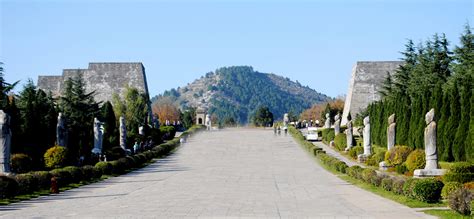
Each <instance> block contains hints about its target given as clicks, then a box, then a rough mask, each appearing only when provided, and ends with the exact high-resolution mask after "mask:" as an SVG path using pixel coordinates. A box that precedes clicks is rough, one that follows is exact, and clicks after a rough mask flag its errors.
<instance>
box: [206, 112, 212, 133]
mask: <svg viewBox="0 0 474 219" xmlns="http://www.w3.org/2000/svg"><path fill="white" fill-rule="evenodd" d="M211 125H212V124H211V118H210V117H209V114H206V128H207V130H211Z"/></svg>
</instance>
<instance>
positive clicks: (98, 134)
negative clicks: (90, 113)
mask: <svg viewBox="0 0 474 219" xmlns="http://www.w3.org/2000/svg"><path fill="white" fill-rule="evenodd" d="M103 133H104V126H103V125H102V122H100V121H99V120H98V119H97V118H94V148H93V149H92V153H93V154H97V155H99V154H102V142H103Z"/></svg>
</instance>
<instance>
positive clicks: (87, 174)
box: [81, 165, 94, 181]
mask: <svg viewBox="0 0 474 219" xmlns="http://www.w3.org/2000/svg"><path fill="white" fill-rule="evenodd" d="M81 170H82V178H83V179H84V180H86V181H89V180H91V179H92V178H93V177H94V167H93V166H91V165H86V166H83V167H81Z"/></svg>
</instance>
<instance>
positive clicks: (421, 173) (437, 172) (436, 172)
mask: <svg viewBox="0 0 474 219" xmlns="http://www.w3.org/2000/svg"><path fill="white" fill-rule="evenodd" d="M445 173H446V170H445V169H429V170H425V169H418V170H415V171H414V172H413V176H415V177H417V178H421V177H436V176H442V175H444V174H445Z"/></svg>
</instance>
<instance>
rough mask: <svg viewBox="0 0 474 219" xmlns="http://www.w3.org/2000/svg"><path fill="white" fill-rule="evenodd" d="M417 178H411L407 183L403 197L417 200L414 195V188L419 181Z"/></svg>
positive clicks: (404, 186)
mask: <svg viewBox="0 0 474 219" xmlns="http://www.w3.org/2000/svg"><path fill="white" fill-rule="evenodd" d="M418 180H419V179H417V178H409V179H408V180H406V181H405V184H404V185H403V195H405V196H406V197H409V198H415V197H414V195H413V187H414V186H415V182H416V181H418Z"/></svg>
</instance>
